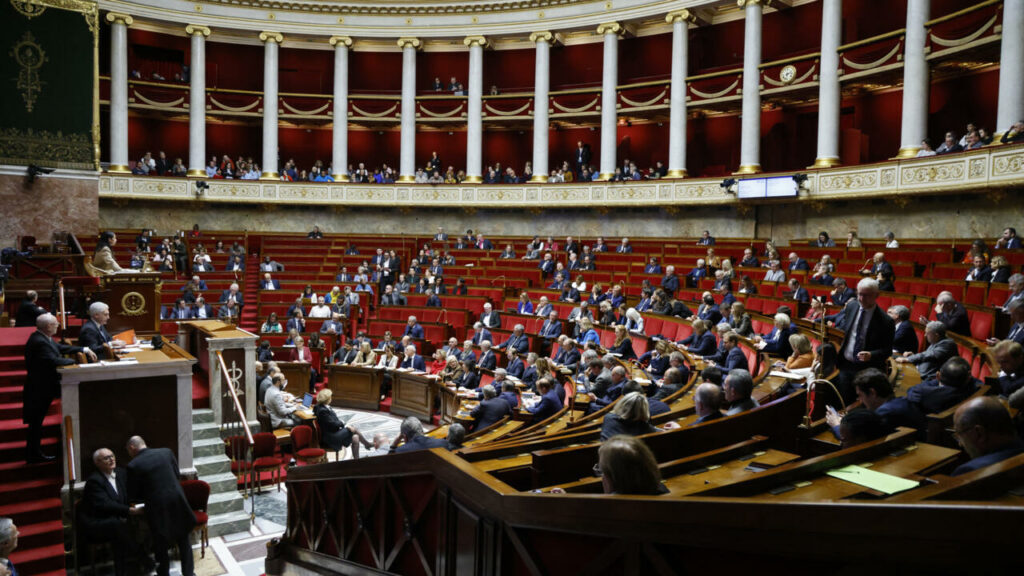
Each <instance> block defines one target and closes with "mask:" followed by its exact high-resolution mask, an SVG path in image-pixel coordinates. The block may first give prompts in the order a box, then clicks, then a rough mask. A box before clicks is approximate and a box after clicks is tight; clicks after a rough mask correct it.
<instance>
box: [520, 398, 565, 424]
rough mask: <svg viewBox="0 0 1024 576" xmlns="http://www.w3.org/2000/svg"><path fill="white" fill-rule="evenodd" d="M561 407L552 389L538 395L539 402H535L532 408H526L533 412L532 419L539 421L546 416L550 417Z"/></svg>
mask: <svg viewBox="0 0 1024 576" xmlns="http://www.w3.org/2000/svg"><path fill="white" fill-rule="evenodd" d="M561 409H562V403H561V402H559V400H558V393H556V392H555V391H554V390H551V391H549V392H548V393H547V394H545V395H543V396H541V397H540V402H538V403H537V404H535V405H534V406H533V407H532V408H527V410H528V411H529V412H530V413H531V414H533V421H534V422H540V421H541V420H544V419H546V418H550V417H551V416H554V415H555V414H557V413H558V411H559V410H561Z"/></svg>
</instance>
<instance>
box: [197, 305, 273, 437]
mask: <svg viewBox="0 0 1024 576" xmlns="http://www.w3.org/2000/svg"><path fill="white" fill-rule="evenodd" d="M256 340H257V336H256V335H255V334H253V333H251V332H247V331H245V330H242V329H240V328H238V327H236V326H235V325H234V324H230V323H227V322H222V321H220V320H186V321H182V322H178V345H179V346H181V347H182V348H183V349H185V350H187V351H188V353H189V354H191V355H192V356H194V357H195V358H196V360H197V361H198V363H199V377H200V378H202V379H203V380H204V381H206V382H207V383H208V385H209V387H210V409H211V410H213V418H214V422H216V423H217V424H222V423H224V422H234V421H236V417H235V416H234V405H233V402H232V401H231V395H230V394H229V392H228V389H227V388H225V387H224V383H223V381H222V380H223V375H222V374H221V370H220V365H219V364H218V363H217V352H220V353H221V355H222V356H223V357H224V364H225V366H227V369H228V375H229V376H230V377H231V385H232V387H233V388H234V389H235V392H236V393H237V394H238V400H239V402H241V404H242V409H243V410H245V419H246V421H248V422H249V424H250V425H255V423H256V400H257V398H256V396H257V391H256V370H255V364H256Z"/></svg>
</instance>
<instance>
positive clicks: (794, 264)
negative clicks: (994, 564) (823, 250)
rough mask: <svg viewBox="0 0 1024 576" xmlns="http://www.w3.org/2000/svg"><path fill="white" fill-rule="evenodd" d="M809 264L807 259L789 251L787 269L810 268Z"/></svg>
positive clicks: (792, 270) (791, 270)
mask: <svg viewBox="0 0 1024 576" xmlns="http://www.w3.org/2000/svg"><path fill="white" fill-rule="evenodd" d="M810 269H811V266H810V265H809V264H807V260H804V259H803V258H801V257H799V256H797V255H796V252H790V253H789V271H790V272H795V271H797V270H810Z"/></svg>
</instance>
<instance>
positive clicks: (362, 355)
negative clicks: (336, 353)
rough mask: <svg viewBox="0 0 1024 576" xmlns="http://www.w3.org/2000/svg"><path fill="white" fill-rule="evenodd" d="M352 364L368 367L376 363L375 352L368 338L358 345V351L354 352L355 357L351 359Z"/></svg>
mask: <svg viewBox="0 0 1024 576" xmlns="http://www.w3.org/2000/svg"><path fill="white" fill-rule="evenodd" d="M352 365H353V366H366V367H368V368H369V367H373V366H376V365H377V353H376V352H374V351H373V348H370V342H369V341H368V340H363V343H362V344H360V345H359V352H358V353H357V354H356V359H355V360H353V361H352Z"/></svg>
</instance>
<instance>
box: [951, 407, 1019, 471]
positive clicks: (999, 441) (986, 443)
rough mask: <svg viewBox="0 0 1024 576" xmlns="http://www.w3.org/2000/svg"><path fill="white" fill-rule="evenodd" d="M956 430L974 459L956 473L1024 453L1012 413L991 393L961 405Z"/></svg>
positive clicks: (957, 413)
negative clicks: (1015, 429)
mask: <svg viewBox="0 0 1024 576" xmlns="http://www.w3.org/2000/svg"><path fill="white" fill-rule="evenodd" d="M953 431H954V433H955V434H956V438H957V441H958V442H960V445H961V446H963V449H964V451H965V452H967V455H968V456H970V457H971V459H970V461H968V462H967V463H965V464H961V465H960V466H959V467H958V468H957V469H956V470H954V471H953V474H952V476H959V475H960V474H967V473H968V472H973V471H975V470H978V469H980V468H984V467H986V466H991V465H992V464H996V463H998V462H1002V461H1003V460H1007V459H1009V458H1012V457H1014V456H1016V455H1018V454H1024V443H1022V442H1021V440H1020V438H1018V437H1017V434H1016V432H1015V431H1014V428H1013V420H1011V419H1010V413H1009V412H1008V411H1007V410H1006V408H1005V407H1004V406H1003V405H1002V404H1001V403H1000V402H999V400H996V399H995V398H993V397H991V396H985V397H982V398H975V399H974V400H971V401H970V402H967V403H966V404H964V405H962V406H960V408H957V411H956V414H954V415H953Z"/></svg>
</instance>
